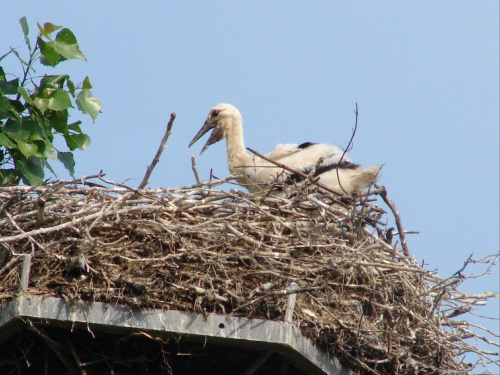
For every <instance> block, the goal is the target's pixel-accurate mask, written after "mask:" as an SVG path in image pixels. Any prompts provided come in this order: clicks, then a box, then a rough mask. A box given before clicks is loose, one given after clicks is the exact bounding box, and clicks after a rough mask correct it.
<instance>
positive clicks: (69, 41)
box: [49, 28, 86, 60]
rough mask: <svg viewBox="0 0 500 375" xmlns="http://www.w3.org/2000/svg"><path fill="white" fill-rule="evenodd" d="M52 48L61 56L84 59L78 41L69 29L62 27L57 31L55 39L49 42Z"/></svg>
mask: <svg viewBox="0 0 500 375" xmlns="http://www.w3.org/2000/svg"><path fill="white" fill-rule="evenodd" d="M49 44H50V45H51V46H52V48H54V50H55V51H56V52H57V53H59V54H60V55H61V56H64V57H65V58H67V59H68V60H69V59H78V60H86V59H85V56H84V55H83V53H82V51H80V47H79V46H78V42H77V41H76V37H75V35H74V34H73V33H72V32H71V30H70V29H66V28H65V29H62V30H61V31H59V32H58V33H57V36H56V40H55V41H53V42H50V43H49Z"/></svg>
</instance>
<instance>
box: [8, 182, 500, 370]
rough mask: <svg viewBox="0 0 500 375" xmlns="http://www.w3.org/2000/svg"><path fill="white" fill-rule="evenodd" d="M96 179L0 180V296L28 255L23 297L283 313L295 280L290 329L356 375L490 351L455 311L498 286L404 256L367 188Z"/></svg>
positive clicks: (446, 364) (456, 364)
mask: <svg viewBox="0 0 500 375" xmlns="http://www.w3.org/2000/svg"><path fill="white" fill-rule="evenodd" d="M99 179H101V180H103V179H102V177H100V176H99V177H96V178H94V179H93V180H92V181H94V183H90V182H89V181H82V182H83V184H82V183H80V182H79V181H73V182H66V183H62V182H61V183H54V184H52V185H50V186H47V187H9V188H0V214H1V215H0V234H1V235H0V304H2V303H5V302H6V301H9V300H10V299H12V298H15V296H16V295H17V294H18V293H19V282H20V272H21V271H20V270H21V262H22V257H21V256H20V255H21V254H31V255H32V257H33V258H32V259H33V260H32V262H33V264H32V268H31V275H30V282H29V288H28V293H30V294H37V295H52V296H64V297H65V298H67V299H69V300H74V299H81V300H86V301H101V302H111V303H120V304H128V305H133V306H140V307H155V308H165V309H177V310H183V311H195V312H200V313H211V312H215V313H221V314H231V315H236V316H245V317H255V318H264V319H271V320H282V319H283V318H284V314H285V307H286V301H287V295H288V294H289V293H290V292H289V288H290V284H291V283H292V282H296V283H297V284H298V289H297V290H296V291H295V293H297V302H296V304H295V310H294V315H293V322H294V324H296V325H297V326H299V327H300V328H301V330H302V331H303V333H304V334H305V335H307V336H308V337H310V338H312V339H313V340H314V341H315V342H316V343H317V345H319V346H320V347H322V348H324V349H326V350H328V351H329V352H330V353H332V354H333V355H335V356H337V357H338V358H340V359H341V360H342V361H343V363H344V364H346V365H348V366H349V367H351V368H353V369H355V370H358V371H359V372H360V373H373V374H386V373H397V374H437V373H460V374H462V373H463V374H466V373H469V371H471V368H470V366H468V365H466V364H465V363H461V361H460V359H459V358H460V356H461V355H462V354H464V353H467V352H475V353H476V354H478V357H479V361H480V362H482V363H487V362H488V361H491V360H492V359H491V358H494V354H492V353H489V354H488V353H487V352H485V351H482V350H480V349H478V348H477V347H475V346H474V345H470V344H468V342H467V341H466V339H467V338H468V337H467V336H470V333H471V332H472V331H473V335H475V336H473V338H476V339H478V338H479V339H481V337H482V338H483V339H484V340H486V342H487V341H489V340H488V339H487V338H486V337H484V336H481V334H480V333H477V332H478V331H477V330H474V327H473V326H472V325H471V324H470V323H469V322H467V321H465V320H461V321H456V320H453V319H452V317H453V314H452V313H453V311H456V313H455V314H456V315H455V316H458V315H460V313H461V312H463V313H466V312H467V311H469V310H470V309H471V308H472V307H473V305H474V304H479V302H481V301H485V300H487V299H488V298H489V297H491V296H492V295H493V294H488V293H486V294H482V295H476V296H471V295H466V294H463V293H460V292H459V291H458V289H457V286H458V285H459V284H460V283H461V282H462V281H463V278H461V277H460V274H457V275H458V276H456V277H452V278H450V279H447V280H442V279H440V278H438V277H437V276H436V275H435V274H434V273H432V272H430V271H428V270H425V269H423V268H422V267H420V266H419V265H418V264H417V262H416V261H415V259H414V258H413V257H412V256H408V255H404V254H403V252H402V251H401V249H399V247H398V246H396V245H394V244H392V243H391V242H392V240H391V237H392V235H391V231H388V230H387V228H386V226H385V223H386V221H387V217H386V216H387V215H386V214H385V212H384V211H383V210H382V209H380V208H378V207H377V206H374V205H373V204H372V203H373V200H374V198H375V197H376V196H375V195H370V196H368V197H362V198H357V199H356V200H352V199H343V200H341V199H340V198H339V197H337V196H334V195H330V194H326V193H319V192H318V191H309V192H307V191H305V190H304V189H302V190H298V191H297V193H296V195H295V197H294V198H291V199H290V200H287V199H278V198H271V197H266V198H258V197H254V196H251V195H247V194H245V193H242V192H239V191H231V192H223V191H217V190H213V187H214V186H215V185H217V184H219V183H220V182H215V183H212V184H199V185H196V186H192V187H187V188H178V189H156V190H134V189H132V188H129V187H125V186H122V185H117V184H111V185H108V187H106V186H103V184H102V183H101V181H99ZM103 181H104V180H103ZM95 182H99V184H96V183H95ZM381 191H382V190H378V191H376V192H375V193H377V192H378V193H380V192H381ZM395 238H397V237H395ZM395 242H396V241H395ZM497 259H498V258H496V257H495V258H494V259H490V258H488V259H485V262H490V263H492V262H493V263H494V262H496V261H497ZM466 264H467V262H466ZM490 334H493V335H494V333H491V332H490ZM484 340H483V341H484ZM490 344H491V345H494V343H491V341H490ZM497 363H498V361H497Z"/></svg>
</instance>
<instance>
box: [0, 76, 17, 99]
mask: <svg viewBox="0 0 500 375" xmlns="http://www.w3.org/2000/svg"><path fill="white" fill-rule="evenodd" d="M18 87H19V79H18V78H15V79H13V80H11V81H5V80H3V79H0V91H1V92H2V93H3V94H4V95H16V94H17V88H18Z"/></svg>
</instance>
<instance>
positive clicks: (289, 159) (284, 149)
mask: <svg viewBox="0 0 500 375" xmlns="http://www.w3.org/2000/svg"><path fill="white" fill-rule="evenodd" d="M211 129H213V131H212V134H211V135H210V137H209V138H208V140H207V142H206V143H205V145H204V146H203V148H202V150H201V153H203V151H205V150H206V149H207V148H208V146H210V145H211V144H214V143H216V142H218V141H220V140H221V139H223V138H226V146H227V162H228V166H229V171H230V172H231V174H233V175H234V176H235V177H236V179H237V181H238V183H239V184H240V185H242V186H244V187H246V188H247V189H248V190H249V191H250V192H251V193H253V194H265V193H267V192H269V190H270V189H271V188H272V189H273V191H272V192H273V194H275V195H279V196H284V195H285V194H286V190H287V189H286V187H287V186H291V185H294V184H297V183H300V182H302V181H303V180H304V177H303V176H300V175H299V174H296V173H292V172H290V171H288V170H285V169H283V168H280V167H277V166H276V165H274V164H272V163H270V162H269V161H267V160H264V159H262V158H260V157H258V156H255V155H249V154H247V152H246V149H245V143H244V141H243V119H242V117H241V114H240V112H239V111H238V109H237V108H236V107H234V106H232V105H231V104H224V103H221V104H217V105H216V106H215V107H213V108H212V109H211V110H210V113H209V114H208V116H207V119H206V121H205V124H204V125H203V127H202V128H201V129H200V130H199V131H198V133H197V134H196V135H195V136H194V138H193V140H192V141H191V143H190V144H189V146H192V145H193V144H194V143H195V142H196V141H197V140H198V139H200V138H201V137H202V136H203V135H204V134H205V133H207V132H208V131H209V130H211ZM343 154H344V152H343V151H342V150H340V149H339V148H337V147H335V146H332V145H328V144H325V143H311V142H306V143H302V144H300V145H297V144H278V145H277V146H276V148H275V149H274V150H273V151H271V152H270V153H269V154H267V155H265V156H266V157H267V158H269V159H272V160H275V161H277V162H279V163H281V164H284V165H286V166H288V167H290V168H291V169H293V170H296V171H299V172H301V173H303V174H306V175H308V174H309V173H314V175H313V176H314V177H318V178H319V181H320V183H321V184H322V185H324V186H327V187H328V188H330V189H333V190H335V191H337V192H339V193H340V194H344V193H345V194H352V193H354V192H358V193H361V192H365V191H366V190H367V189H368V188H369V187H370V186H371V185H372V184H373V183H374V182H375V181H376V180H377V177H378V173H379V170H380V168H379V167H377V166H371V167H369V168H366V169H363V168H361V167H360V166H359V165H356V164H354V163H352V162H351V160H350V159H349V158H347V157H346V156H345V155H344V156H343ZM342 156H343V157H342ZM320 158H322V159H323V161H322V162H321V163H319V164H318V161H319V160H320Z"/></svg>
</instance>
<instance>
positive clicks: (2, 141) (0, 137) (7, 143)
mask: <svg viewBox="0 0 500 375" xmlns="http://www.w3.org/2000/svg"><path fill="white" fill-rule="evenodd" d="M0 146H3V147H6V148H15V147H16V144H15V143H14V142H12V140H11V139H10V138H9V137H7V134H5V133H4V132H3V131H0Z"/></svg>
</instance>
